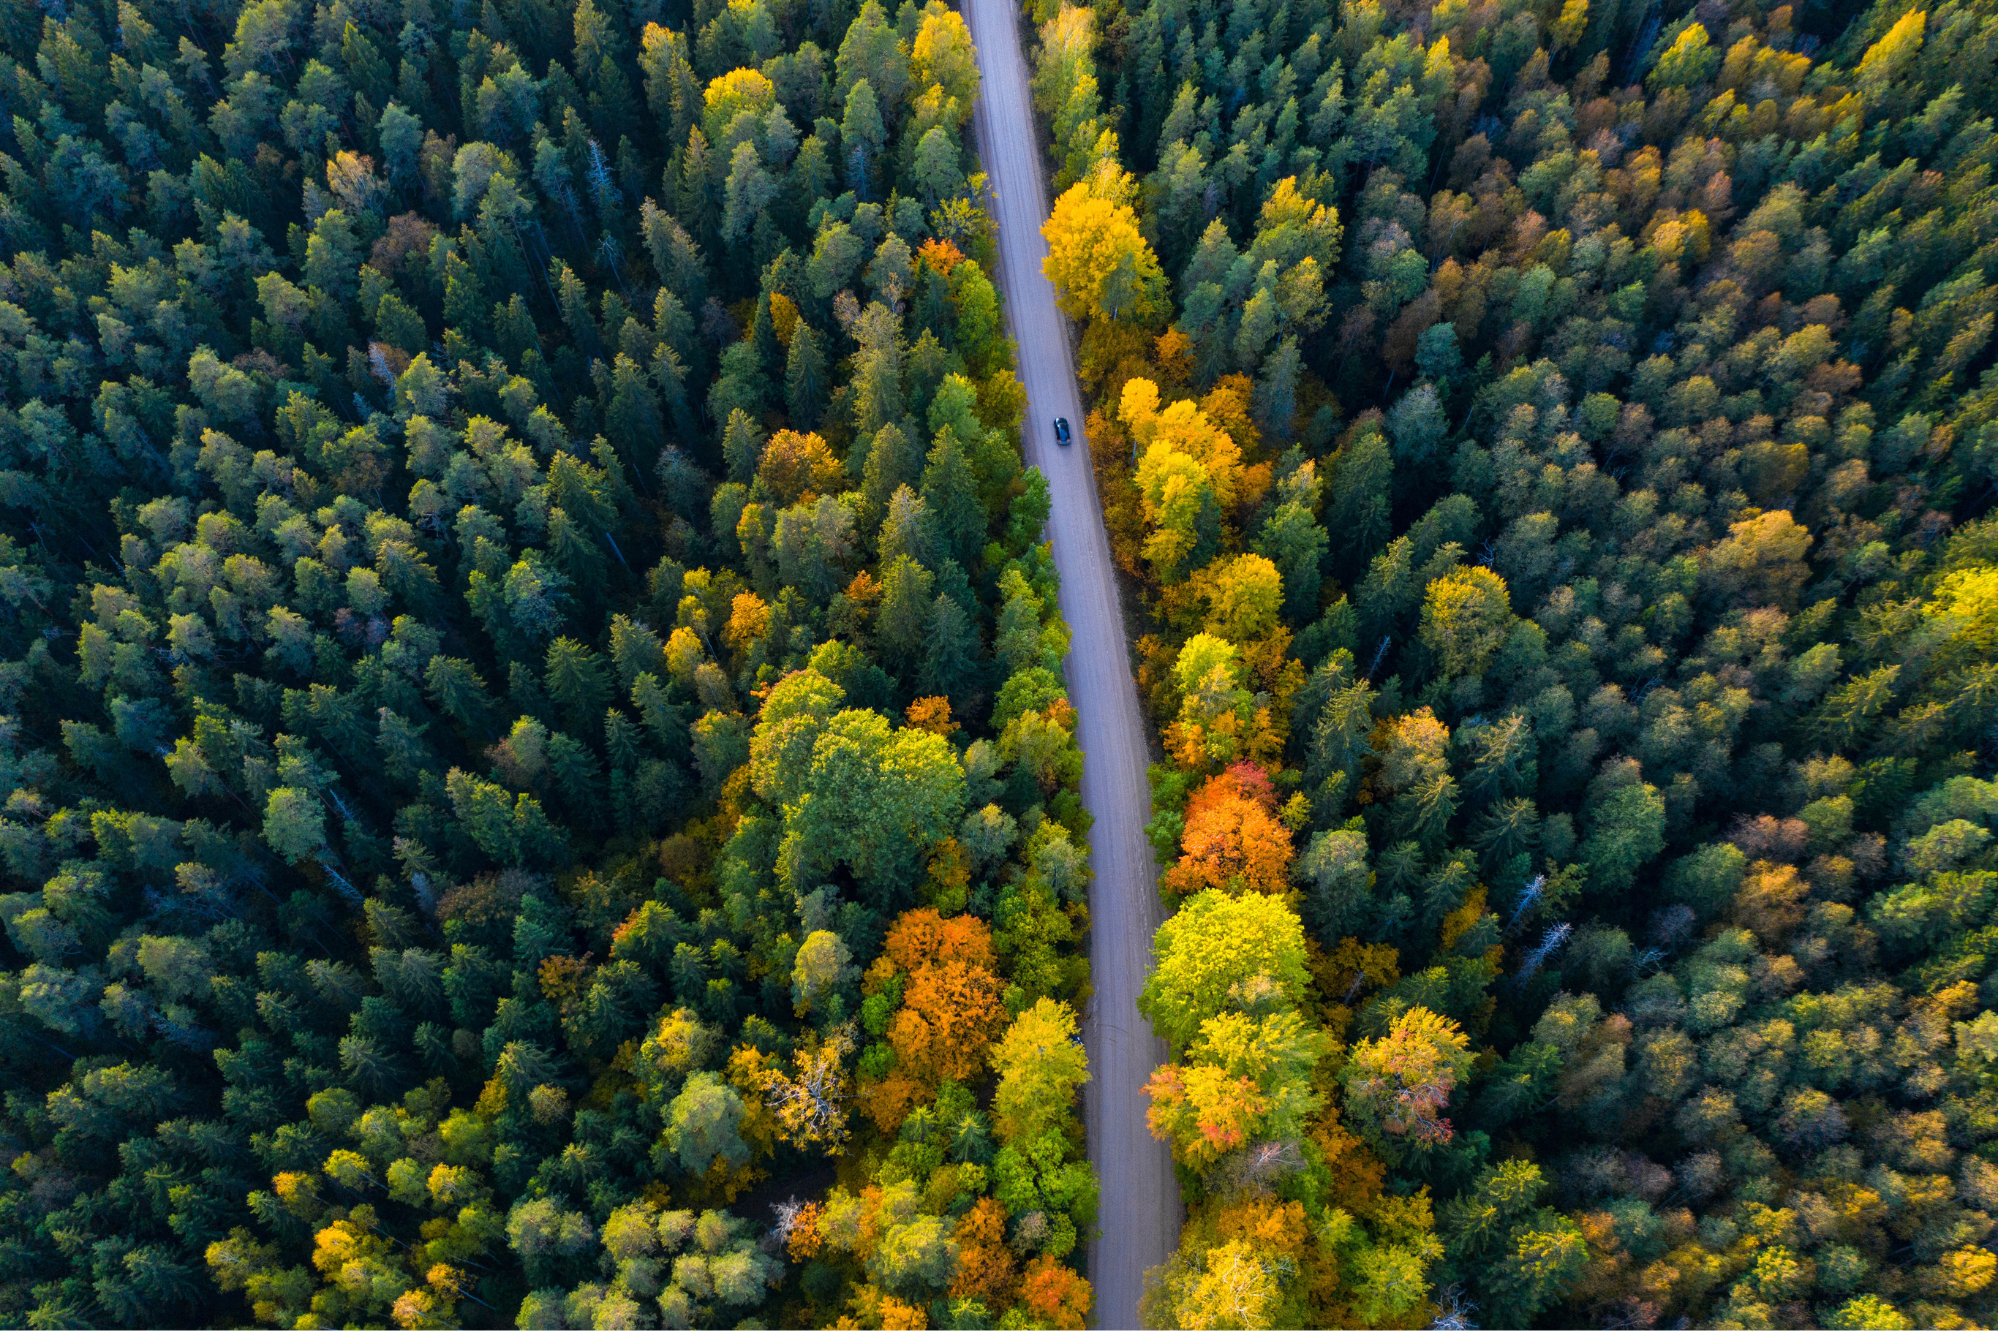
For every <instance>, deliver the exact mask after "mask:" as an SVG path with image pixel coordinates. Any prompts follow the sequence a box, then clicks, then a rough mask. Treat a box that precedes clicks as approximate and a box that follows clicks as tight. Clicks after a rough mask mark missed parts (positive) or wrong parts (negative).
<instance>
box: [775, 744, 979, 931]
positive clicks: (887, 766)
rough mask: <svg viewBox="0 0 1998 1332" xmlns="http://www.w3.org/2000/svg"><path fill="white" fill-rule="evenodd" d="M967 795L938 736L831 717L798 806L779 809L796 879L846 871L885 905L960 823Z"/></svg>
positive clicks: (814, 751) (909, 882)
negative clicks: (818, 871)
mask: <svg viewBox="0 0 1998 1332" xmlns="http://www.w3.org/2000/svg"><path fill="white" fill-rule="evenodd" d="M964 789H965V787H964V771H963V769H962V768H960V767H959V766H958V764H957V760H956V759H955V757H953V755H952V753H951V749H950V745H949V743H948V742H946V741H945V740H944V739H942V738H941V737H940V736H936V735H932V734H930V733H929V732H927V731H917V730H899V731H898V730H894V729H892V728H891V727H890V726H889V725H888V721H887V719H886V718H884V717H882V716H881V715H880V714H879V713H876V712H870V711H866V710H852V709H850V710H847V711H844V712H840V713H837V714H835V715H834V716H833V717H832V719H831V720H830V721H829V722H827V724H826V727H825V730H824V731H823V732H822V733H821V734H820V735H819V736H818V738H817V739H816V741H815V742H814V743H813V747H812V762H811V768H810V770H809V772H808V773H807V774H806V775H805V776H804V779H803V780H802V782H801V783H800V784H799V792H798V796H797V798H796V799H795V800H792V801H790V802H787V803H786V805H785V807H784V835H785V843H786V854H787V855H788V856H790V857H795V858H796V859H795V862H794V863H796V865H797V868H796V870H795V871H793V872H794V873H801V872H807V871H808V870H809V869H810V868H812V867H825V868H830V867H832V866H834V865H844V866H846V867H848V868H849V869H850V870H851V871H852V872H853V873H854V874H855V875H856V876H858V877H859V878H860V879H861V881H862V882H863V883H866V884H868V885H870V891H871V893H872V894H873V895H875V896H877V897H878V898H879V899H881V900H884V901H892V900H893V899H894V898H895V896H896V895H898V894H899V893H900V892H903V891H906V890H907V889H908V888H909V887H910V886H912V885H913V883H914V880H915V876H916V874H917V872H918V870H919V868H920V865H921V863H922V860H923V858H924V856H925V855H926V854H927V852H928V850H929V848H930V847H931V846H933V845H934V844H935V843H936V842H938V841H940V840H942V839H943V838H945V837H947V836H949V835H950V833H951V832H952V831H953V830H954V829H955V828H956V826H957V824H958V821H959V820H960V819H961V818H963V816H964Z"/></svg>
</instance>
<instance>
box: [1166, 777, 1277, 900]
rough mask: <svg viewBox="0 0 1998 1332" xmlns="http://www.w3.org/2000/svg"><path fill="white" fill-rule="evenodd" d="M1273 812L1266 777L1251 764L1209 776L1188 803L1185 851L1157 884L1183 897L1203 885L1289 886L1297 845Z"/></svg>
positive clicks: (1242, 888)
mask: <svg viewBox="0 0 1998 1332" xmlns="http://www.w3.org/2000/svg"><path fill="white" fill-rule="evenodd" d="M1276 811H1277V803H1276V791H1275V789H1274V788H1273V787H1272V786H1271V785H1270V779H1269V776H1268V775H1267V774H1266V773H1265V772H1264V771H1263V770H1262V769H1261V768H1258V767H1256V766H1255V765H1254V764H1252V763H1236V764H1232V765H1230V766H1229V767H1228V768H1227V769H1225V770H1224V771H1222V772H1221V773H1219V774H1218V775H1216V776H1213V777H1210V778H1208V779H1207V781H1206V782H1205V783H1203V784H1202V785H1201V787H1200V789H1199V790H1197V791H1195V792H1194V793H1193V796H1192V798H1191V799H1189V800H1188V801H1187V802H1186V830H1185V832H1184V833H1182V834H1181V836H1180V849H1181V851H1182V853H1183V854H1181V856H1180V858H1179V859H1178V861H1176V862H1175V863H1174V864H1173V866H1172V868H1171V869H1169V870H1167V871H1166V872H1165V873H1164V874H1163V875H1162V876H1161V877H1160V879H1159V886H1160V887H1161V888H1162V889H1164V890H1166V891H1167V892H1171V893H1176V894H1178V895H1180V896H1183V897H1190V896H1192V895H1193V894H1194V893H1197V892H1200V891H1201V890H1202V889H1206V888H1221V889H1226V890H1227V891H1229V892H1258V893H1285V892H1288V891H1290V862H1291V859H1292V857H1293V856H1294V854H1295V849H1294V848H1293V847H1292V846H1291V842H1290V830H1289V829H1288V828H1286V827H1284V826H1283V824H1282V823H1281V822H1280V821H1279V820H1278V818H1277V812H1276Z"/></svg>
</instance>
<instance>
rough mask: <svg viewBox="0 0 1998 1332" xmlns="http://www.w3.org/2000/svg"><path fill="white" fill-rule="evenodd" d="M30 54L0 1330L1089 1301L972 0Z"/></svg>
mask: <svg viewBox="0 0 1998 1332" xmlns="http://www.w3.org/2000/svg"><path fill="white" fill-rule="evenodd" d="M0 45H4V58H0V103H4V107H5V110H6V112H7V114H6V115H5V116H4V117H0V123H4V125H5V126H6V128H4V129H0V149H3V150H4V151H0V179H4V194H0V254H4V255H5V256H6V262H5V264H4V266H0V385H4V389H0V601H4V603H5V609H4V612H0V639H4V646H0V657H4V664H0V712H4V714H5V715H4V719H0V764H4V768H5V777H4V780H0V787H4V788H5V789H6V790H7V791H8V792H9V793H10V794H9V795H8V796H7V804H6V808H5V810H4V813H0V872H4V875H5V880H6V882H5V884H4V885H0V886H3V887H4V890H5V891H4V894H0V921H4V923H5V926H6V939H5V943H4V944H0V1067H4V1069H5V1077H4V1114H0V1147H4V1156H5V1159H6V1162H7V1164H8V1166H9V1167H10V1168H9V1170H8V1172H7V1174H6V1175H5V1177H4V1183H0V1323H3V1324H5V1325H7V1326H26V1327H36V1328H63V1327H105V1326H134V1327H146V1326H150V1327H161V1326H224V1327H227V1326H252V1325H267V1326H275V1327H281V1328H310V1327H340V1326H348V1327H387V1326H398V1327H404V1328H425V1327H451V1326H477V1327H515V1326H518V1327H535V1328H562V1327H572V1328H633V1327H658V1326H664V1327H708V1326H736V1325H738V1324H740V1325H745V1326H761V1325H774V1326H794V1327H809V1326H847V1327H854V1326H889V1327H906V1328H916V1327H925V1326H937V1327H988V1326H1007V1327H1024V1326H1045V1327H1081V1326H1083V1318H1084V1316H1085V1314H1086V1311H1087V1310H1088V1308H1089V1306H1090V1304H1091V1294H1090V1287H1089V1283H1088V1281H1087V1280H1086V1279H1085V1277H1084V1276H1083V1275H1082V1274H1081V1273H1080V1272H1079V1270H1078V1263H1079V1260H1080V1257H1081V1251H1080V1249H1079V1247H1078V1246H1079V1245H1080V1244H1081V1243H1082V1242H1083V1241H1084V1240H1086V1239H1087V1237H1088V1236H1090V1235H1091V1234H1093V1233H1094V1230H1095V1226H1096V1206H1097V1188H1096V1182H1095V1177H1094V1174H1093V1173H1092V1171H1091V1168H1090V1167H1089V1165H1088V1164H1087V1161H1086V1158H1085V1154H1084V1150H1083V1149H1084V1144H1083V1141H1082V1130H1081V1126H1080V1122H1079V1116H1078V1114H1077V1106H1078V1091H1077V1089H1078V1088H1079V1087H1080V1086H1081V1084H1082V1083H1083V1082H1084V1081H1086V1079H1087V1077H1088V1068H1087V1061H1086V1058H1085V1057H1084V1054H1083V1051H1082V1048H1081V1045H1080V1042H1079V1040H1078V1038H1077V1005H1078V1004H1079V1003H1080V1002H1082V1001H1083V1000H1084V999H1085V998H1086V995H1087V993H1088V968H1087V963H1086V959H1085V957H1084V954H1083V952H1082V950H1081V946H1080V941H1081V940H1082V939H1084V938H1085V937H1086V931H1087V929H1088V915H1087V907H1086V903H1087V890H1088V883H1089V876H1090V870H1089V864H1088V857H1087V850H1086V848H1087V833H1088V818H1087V815H1086V814H1085V813H1084V812H1083V810H1082V808H1081V805H1080V801H1079V798H1078V795H1077V789H1076V788H1077V779H1078V774H1079V771H1080V764H1081V755H1080V752H1079V750H1078V749H1077V747H1076V744H1075V741H1074V738H1073V733H1074V728H1075V716H1076V714H1075V710H1074V708H1073V707H1072V706H1071V705H1070V704H1069V703H1068V700H1067V698H1066V696H1065V689H1064V685H1063V679H1062V659H1063V657H1064V655H1065V653H1066V643H1067V637H1068V631H1067V629H1066V627H1065V626H1064V624H1063V623H1062V621H1061V618H1060V616H1059V614H1058V612H1057V610H1056V591H1057V586H1058V584H1057V579H1056V576H1055V572H1054V569H1053V566H1052V563H1051V560H1050V557H1049V553H1048V549H1047V547H1046V546H1045V545H1044V544H1042V543H1041V537H1040V532H1041V528H1042V526H1043V525H1044V523H1045V521H1046V516H1047V513H1048V508H1049V500H1048V493H1047V487H1046V485H1045V482H1044V481H1043V480H1042V479H1041V477H1040V475H1039V474H1038V473H1037V472H1031V471H1028V470H1026V469H1023V467H1022V466H1021V460H1020V448H1019V434H1018V432H1019V423H1020V416H1021V412H1022V410H1023V406H1024V393H1023V391H1022V390H1021V388H1020V385H1019V381H1018V379H1017V377H1016V376H1015V374H1014V370H1013V349H1012V345H1011V343H1010V341H1009V340H1008V338H1007V337H1006V335H1005V333H1004V331H1003V326H1002V323H1001V308H1000V304H999V297H998V293H997V291H996V289H995V287H994V285H993V281H992V279H991V277H990V276H989V272H990V270H991V268H992V265H993V241H992V228H991V223H990V219H989V215H988V214H987V212H986V209H985V207H984V205H983V203H982V202H981V200H982V199H984V197H985V196H984V194H983V188H984V187H983V176H982V174H981V173H980V170H979V165H978V161H977V158H976V155H975V153H974V152H973V151H972V150H971V148H970V147H969V141H968V132H967V124H968V121H969V118H970V114H971V110H972V107H973V104H974V101H975V99H976V97H977V95H978V86H979V76H978V71H977V67H976V63H975V53H974V51H973V50H972V47H971V43H970V36H969V31H968V29H967V28H966V26H965V24H964V22H963V20H962V18H961V17H960V16H959V15H958V14H956V13H955V12H953V11H952V10H950V9H949V8H947V7H946V6H945V5H943V4H941V3H939V2H938V0H927V3H916V2H913V0H909V2H905V3H902V4H900V5H899V6H895V7H886V8H884V6H883V5H882V4H881V3H878V2H877V0H865V3H855V2H852V0H812V3H810V4H806V3H796V2H794V0H731V2H730V3H728V4H726V5H723V4H718V3H712V2H711V0H697V3H696V4H695V5H694V6H693V8H692V9H691V10H690V9H689V8H687V7H686V6H685V5H684V4H674V3H663V4H662V3H661V0H631V2H630V3H627V0H575V2H574V3H560V4H558V3H554V2H553V0H487V2H486V3H484V4H477V3H471V0H329V3H321V4H306V3H302V0H104V2H103V3H98V2H97V0H82V3H77V4H67V3H63V0H50V3H47V4H43V5H39V6H38V5H37V4H35V3H31V0H0Z"/></svg>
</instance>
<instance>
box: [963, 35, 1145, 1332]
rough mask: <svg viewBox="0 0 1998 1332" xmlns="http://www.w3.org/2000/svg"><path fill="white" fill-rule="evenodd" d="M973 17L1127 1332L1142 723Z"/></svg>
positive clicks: (1090, 1095)
mask: <svg viewBox="0 0 1998 1332" xmlns="http://www.w3.org/2000/svg"><path fill="white" fill-rule="evenodd" d="M963 12H964V16H965V19H966V21H967V22H968V23H969V24H970V26H971V36H972V40H973V41H974V42H976V43H977V46H978V69H979V73H980V74H981V75H982V76H983V79H982V87H981V90H980V92H979V98H978V107H977V111H976V115H975V122H976V129H977V133H978V150H979V153H980V155H981V156H982V157H983V158H984V164H985V170H986V172H987V173H988V174H989V175H990V177H991V181H992V191H993V194H994V196H995V197H996V204H995V207H994V212H995V216H996V219H997V221H998V224H999V272H998V274H997V278H998V281H999V284H1000V286H1001V288H1002V289H1003V290H1004V291H1005V294H1006V309H1007V315H1008V317H1009V319H1010V320H1011V322H1012V331H1013V336H1014V338H1015V339H1016V340H1017V342H1018V343H1019V353H1020V354H1019V362H1020V379H1021V381H1022V382H1023V383H1024V384H1025V385H1026V389H1027V423H1026V429H1025V435H1026V440H1025V444H1026V454H1027V461H1028V462H1029V463H1031V464H1032V465H1033V466H1035V467H1038V468H1040V469H1041V471H1042V472H1044V473H1046V475H1047V478H1048V484H1049V489H1050V490H1051V491H1052V492H1053V497H1054V513H1053V516H1052V517H1051V518H1050V519H1049V521H1048V535H1049V539H1050V540H1052V541H1053V542H1054V559H1055V565H1056V567H1057V568H1059V569H1060V571H1061V612H1062V615H1063V616H1064V617H1065V618H1066V619H1067V621H1068V624H1069V628H1070V630H1071V631H1072V633H1073V634H1074V639H1073V642H1072V643H1071V645H1070V650H1069V656H1068V663H1067V671H1068V688H1069V694H1070V697H1071V701H1072V702H1074V704H1075V706H1076V708H1077V709H1078V710H1079V712H1080V713H1081V718H1080V725H1081V737H1080V738H1081V743H1082V752H1083V760H1084V761H1083V768H1082V802H1083V804H1084V805H1086V806H1088V808H1089V811H1090V813H1091V814H1093V815H1094V816H1095V819H1096V823H1095V827H1094V829H1093V830H1092V831H1091V832H1090V836H1089V844H1090V850H1091V853H1092V855H1091V859H1092V862H1093V864H1094V867H1095V870H1096V881H1095V884H1094V886H1093V888H1092V890H1091V894H1090V911H1091V920H1092V922H1093V929H1092V932H1091V943H1090V963H1091V967H1092V971H1093V976H1092V979H1093V981H1094V984H1095V988H1096V996H1095V998H1094V1000H1093V1001H1092V1002H1091V1004H1090V1006H1089V1011H1088V1012H1087V1013H1086V1014H1085V1015H1084V1039H1085V1041H1086V1043H1087V1045H1088V1048H1089V1067H1090V1073H1091V1078H1090V1081H1089V1084H1088V1087H1087V1089H1086V1092H1085V1097H1084V1101H1085V1109H1086V1120H1087V1125H1088V1130H1089V1154H1090V1157H1091V1159H1092V1160H1094V1161H1095V1163H1096V1169H1097V1171H1098V1173H1099V1174H1100V1175H1101V1177H1102V1181H1103V1207H1102V1211H1101V1213H1100V1216H1099V1224H1100V1226H1101V1228H1102V1237H1101V1238H1100V1239H1098V1240H1097V1241H1096V1242H1095V1243H1094V1244H1093V1245H1092V1246H1091V1249H1090V1263H1089V1275H1090V1279H1091V1280H1092V1281H1093V1282H1094V1283H1095V1288H1096V1322H1097V1325H1098V1326H1099V1327H1106V1328H1133V1327H1137V1326H1138V1299H1139V1296H1140V1295H1142V1294H1143V1292H1144V1278H1145V1272H1146V1271H1147V1270H1148V1269H1150V1268H1153V1267H1156V1266H1158V1265H1159V1264H1160V1263H1163V1262H1164V1261H1165V1260H1166V1259H1167V1257H1169V1256H1170V1255H1171V1253H1172V1251H1173V1248H1174V1247H1175V1246H1176V1245H1177V1243H1178V1240H1179V1226H1180V1219H1181V1208H1180V1200H1179V1185H1178V1182H1177V1181H1176V1180H1175V1179H1174V1178H1173V1172H1172V1156H1171V1153H1170V1152H1169V1151H1168V1150H1167V1148H1166V1145H1165V1144H1164V1143H1161V1142H1158V1141H1155V1140H1154V1139H1153V1138H1152V1135H1151V1133H1150V1131H1149V1130H1147V1129H1146V1127H1145V1108H1146V1105H1147V1104H1148V1102H1147V1099H1146V1097H1145V1091H1144V1087H1145V1080H1146V1079H1147V1078H1149V1077H1150V1076H1151V1072H1152V1069H1153V1068H1155V1067H1156V1066H1157V1065H1159V1064H1161V1063H1163V1062H1165V1059H1166V1048H1165V1043H1164V1042H1163V1041H1161V1040H1159V1039H1158V1038H1157V1037H1156V1036H1154V1035H1153V1034H1152V1030H1151V1025H1150V1024H1149V1023H1147V1022H1146V1021H1145V1019H1144V1018H1143V1017H1141V1016H1140V1015H1139V1013H1138V1010H1137V1007H1136V1001H1137V997H1138V991H1139V990H1141V989H1142V988H1143V987H1144V983H1145V973H1146V972H1147V970H1148V969H1149V967H1150V964H1151V943H1152V933H1153V931H1155V930H1156V929H1157V928H1158V926H1159V921H1160V919H1161V918H1162V916H1163V914H1164V912H1163V909H1162V908H1161V906H1160V904H1159V898H1158V892H1157V890H1156V887H1155V881H1156V878H1157V874H1158V870H1157V866H1156V865H1155V863H1154V861H1153V857H1152V848H1151V843H1150V842H1149V841H1147V840H1146V838H1145V832H1144V825H1145V822H1146V820H1147V819H1148V818H1149V817H1150V815H1151V800H1150V794H1149V791H1148V788H1147V786H1146V783H1145V763H1146V760H1147V747H1146V740H1145V718H1144V714H1143V712H1142V711H1141V710H1140V708H1139V705H1138V692H1137V686H1136V685H1135V683H1134V682H1133V680H1132V676H1131V654H1130V650H1129V647H1128V644H1127V643H1126V640H1125V637H1124V619H1123V615H1122V613H1121V611H1120V608H1119V605H1118V600H1117V576H1116V570H1115V568H1114V566H1113V565H1112V564H1111V561H1110V542H1109V538H1108V537H1107V536H1106V535H1105V533H1104V530H1103V518H1102V513H1101V511H1100V509H1099V508H1098V505H1097V500H1096V486H1095V482H1094V479H1093V478H1092V476H1091V473H1090V466H1089V454H1088V447H1089V441H1088V439H1087V438H1086V437H1085V434H1084V430H1083V410H1082V395H1081V392H1080V390H1079V389H1078V388H1077V386H1076V381H1075V369H1074V366H1073V364H1072V363H1071V361H1070V355H1069V343H1068V328H1067V324H1066V322H1065V321H1064V320H1063V318H1062V315H1061V312H1060V310H1058V309H1057V308H1056V306H1055V294H1054V287H1053V285H1052V284H1050V283H1049V282H1048V280H1047V277H1046V276H1045V275H1044V274H1043V272H1042V270H1041V261H1042V260H1043V259H1044V258H1046V256H1047V242H1046V241H1045V240H1043V239H1042V238H1041V223H1042V222H1043V221H1044V220H1045V219H1046V218H1047V215H1048V198H1047V186H1046V182H1045V181H1044V179H1043V177H1042V174H1041V163H1040V154H1039V150H1038V148H1037V146H1036V140H1035V135H1034V120H1033V102H1032V100H1031V95H1030V93H1029V90H1028V83H1027V66H1026V62H1025V60H1024V59H1023V58H1022V57H1021V53H1020V35H1019V28H1018V17H1017V13H1016V11H1015V9H1014V6H1013V4H1012V3H1011V2H1010V0H963ZM1057 416H1065V417H1067V418H1068V421H1069V425H1070V427H1071V429H1072V430H1073V431H1074V443H1073V444H1071V445H1070V446H1069V447H1067V448H1063V447H1061V446H1059V445H1057V444H1056V443H1055V438H1054V418H1055V417H1057Z"/></svg>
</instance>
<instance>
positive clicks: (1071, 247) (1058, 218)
mask: <svg viewBox="0 0 1998 1332" xmlns="http://www.w3.org/2000/svg"><path fill="white" fill-rule="evenodd" d="M1041 234H1042V235H1043V236H1045V237H1046V238H1047V242H1048V257H1047V259H1046V260H1044V261H1043V262H1042V264H1041V271H1042V272H1044V273H1046V274H1047V277H1048V280H1049V281H1050V282H1053V283H1054V284H1055V295H1056V298H1057V299H1058V301H1059V302H1060V305H1061V308H1062V312H1063V313H1064V314H1066V315H1068V316H1069V317H1070V318H1072V319H1133V320H1139V321H1143V320H1147V319H1150V318H1151V317H1152V316H1154V315H1156V314H1162V313H1164V312H1165V310H1166V280H1165V274H1164V273H1163V272H1161V271H1160V269H1159V260H1158V256H1157V255H1155V254H1153V253H1152V247H1151V246H1150V245H1148V244H1147V243H1146V242H1145V238H1144V237H1143V236H1141V235H1140V234H1138V215H1137V214H1136V213H1135V212H1133V211H1132V209H1131V206H1130V205H1129V204H1127V203H1122V202H1119V201H1117V200H1114V199H1108V198H1104V197H1103V196H1102V194H1100V193H1099V192H1098V191H1097V190H1096V189H1094V188H1092V186H1091V185H1090V184H1089V183H1088V182H1086V181H1085V182H1080V183H1077V184H1075V185H1071V186H1070V187H1069V188H1068V189H1067V190H1066V191H1065V192H1064V193H1063V194H1062V196H1061V197H1060V198H1059V199H1057V200H1055V206H1054V212H1053V214H1052V215H1050V216H1049V218H1048V220H1047V221H1046V222H1044V223H1042V224H1041Z"/></svg>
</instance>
